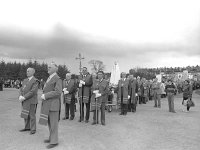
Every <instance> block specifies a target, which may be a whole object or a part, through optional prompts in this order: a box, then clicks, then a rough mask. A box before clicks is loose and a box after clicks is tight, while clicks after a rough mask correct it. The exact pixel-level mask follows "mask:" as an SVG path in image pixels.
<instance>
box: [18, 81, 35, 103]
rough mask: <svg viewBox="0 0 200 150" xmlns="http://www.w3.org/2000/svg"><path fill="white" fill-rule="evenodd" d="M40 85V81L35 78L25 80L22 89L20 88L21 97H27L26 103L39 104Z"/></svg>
mask: <svg viewBox="0 0 200 150" xmlns="http://www.w3.org/2000/svg"><path fill="white" fill-rule="evenodd" d="M38 85H39V81H38V80H37V79H36V78H35V77H33V78H32V79H31V80H30V81H29V80H28V79H24V81H23V82H22V87H21V88H20V95H22V96H24V97H25V101H24V102H30V104H37V103H38V98H37V97H38V95H37V92H38ZM24 102H23V103H24Z"/></svg>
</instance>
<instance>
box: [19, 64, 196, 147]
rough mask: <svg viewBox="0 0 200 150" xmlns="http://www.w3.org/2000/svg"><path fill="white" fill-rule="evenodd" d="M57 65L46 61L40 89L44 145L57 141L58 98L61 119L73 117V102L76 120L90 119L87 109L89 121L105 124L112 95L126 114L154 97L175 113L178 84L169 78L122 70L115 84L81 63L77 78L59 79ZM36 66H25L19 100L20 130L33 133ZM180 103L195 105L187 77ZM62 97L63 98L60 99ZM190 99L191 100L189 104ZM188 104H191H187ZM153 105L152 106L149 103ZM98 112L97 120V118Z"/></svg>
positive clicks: (121, 112)
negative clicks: (45, 134) (45, 129)
mask: <svg viewBox="0 0 200 150" xmlns="http://www.w3.org/2000/svg"><path fill="white" fill-rule="evenodd" d="M57 70H58V67H57V65H56V64H55V63H51V64H49V65H48V74H49V78H48V79H47V81H46V82H45V83H42V84H43V85H42V90H43V93H42V95H41V98H40V100H41V101H42V104H41V112H40V118H39V124H41V125H48V127H49V132H50V133H49V138H48V139H46V140H44V143H49V145H48V146H47V148H53V147H55V146H57V145H58V121H59V120H60V114H61V112H60V111H61V102H63V105H64V109H65V111H64V117H63V118H62V119H63V120H67V119H69V120H74V117H75V112H76V103H79V110H80V111H79V120H78V121H79V122H85V123H89V120H90V113H93V119H92V125H96V124H99V123H100V122H101V125H103V126H105V125H106V119H105V110H106V109H108V108H107V107H106V106H107V104H110V103H112V102H113V99H114V95H115V94H116V95H117V97H116V99H117V105H118V104H119V105H120V114H119V115H124V116H125V115H127V113H128V112H133V113H136V108H137V106H138V105H139V104H146V103H147V102H148V101H150V100H154V107H157V108H161V98H162V97H166V96H167V98H168V104H169V112H172V113H175V109H174V95H175V94H176V92H177V85H176V84H175V83H173V81H172V79H168V80H167V81H166V82H158V79H157V78H155V79H153V80H146V79H145V78H140V77H134V75H132V74H126V73H125V72H122V73H121V79H120V80H119V82H118V85H116V86H114V87H113V86H112V85H111V84H109V79H107V78H106V79H105V78H104V72H103V71H98V72H97V74H96V75H91V74H90V73H89V72H88V70H87V68H86V67H83V69H82V72H81V74H80V75H79V76H78V78H77V77H76V76H75V75H74V74H71V73H67V74H66V78H65V79H64V80H61V79H60V77H59V76H58V75H57V73H56V72H57ZM34 73H35V69H34V68H28V69H27V78H26V79H24V80H23V82H22V86H21V88H20V95H19V101H20V102H21V104H22V112H21V117H22V118H24V120H25V128H24V129H22V130H20V131H21V132H24V131H30V134H31V135H32V134H35V133H36V114H35V113H36V109H37V104H38V94H37V93H38V88H39V87H40V81H39V80H38V79H36V78H35V77H34ZM182 91H183V103H182V104H183V106H184V107H185V108H187V110H186V111H189V109H190V107H191V106H194V103H193V101H192V86H191V83H190V81H189V80H185V82H184V84H183V87H182ZM61 99H62V100H61ZM191 103H192V104H191ZM189 104H190V105H189ZM152 107H153V106H152ZM99 114H101V116H100V122H99Z"/></svg>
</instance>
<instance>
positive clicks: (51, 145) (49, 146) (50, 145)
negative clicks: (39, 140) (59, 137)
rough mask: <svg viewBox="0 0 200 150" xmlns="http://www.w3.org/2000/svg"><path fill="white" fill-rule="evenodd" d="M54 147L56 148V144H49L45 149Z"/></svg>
mask: <svg viewBox="0 0 200 150" xmlns="http://www.w3.org/2000/svg"><path fill="white" fill-rule="evenodd" d="M56 146H58V144H49V145H47V149H50V148H54V147H56Z"/></svg>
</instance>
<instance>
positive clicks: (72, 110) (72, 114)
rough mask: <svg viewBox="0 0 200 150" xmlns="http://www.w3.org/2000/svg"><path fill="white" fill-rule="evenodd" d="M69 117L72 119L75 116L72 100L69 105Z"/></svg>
mask: <svg viewBox="0 0 200 150" xmlns="http://www.w3.org/2000/svg"><path fill="white" fill-rule="evenodd" d="M69 107H70V117H71V118H72V119H73V118H74V116H75V114H74V109H75V108H74V100H72V101H71V103H70V106H69Z"/></svg>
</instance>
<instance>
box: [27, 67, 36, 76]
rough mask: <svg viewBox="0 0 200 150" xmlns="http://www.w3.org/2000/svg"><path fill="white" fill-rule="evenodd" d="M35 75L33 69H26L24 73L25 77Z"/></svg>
mask: <svg viewBox="0 0 200 150" xmlns="http://www.w3.org/2000/svg"><path fill="white" fill-rule="evenodd" d="M34 74H35V69H34V68H28V69H27V71H26V75H27V77H32V76H33V75H34Z"/></svg>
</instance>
